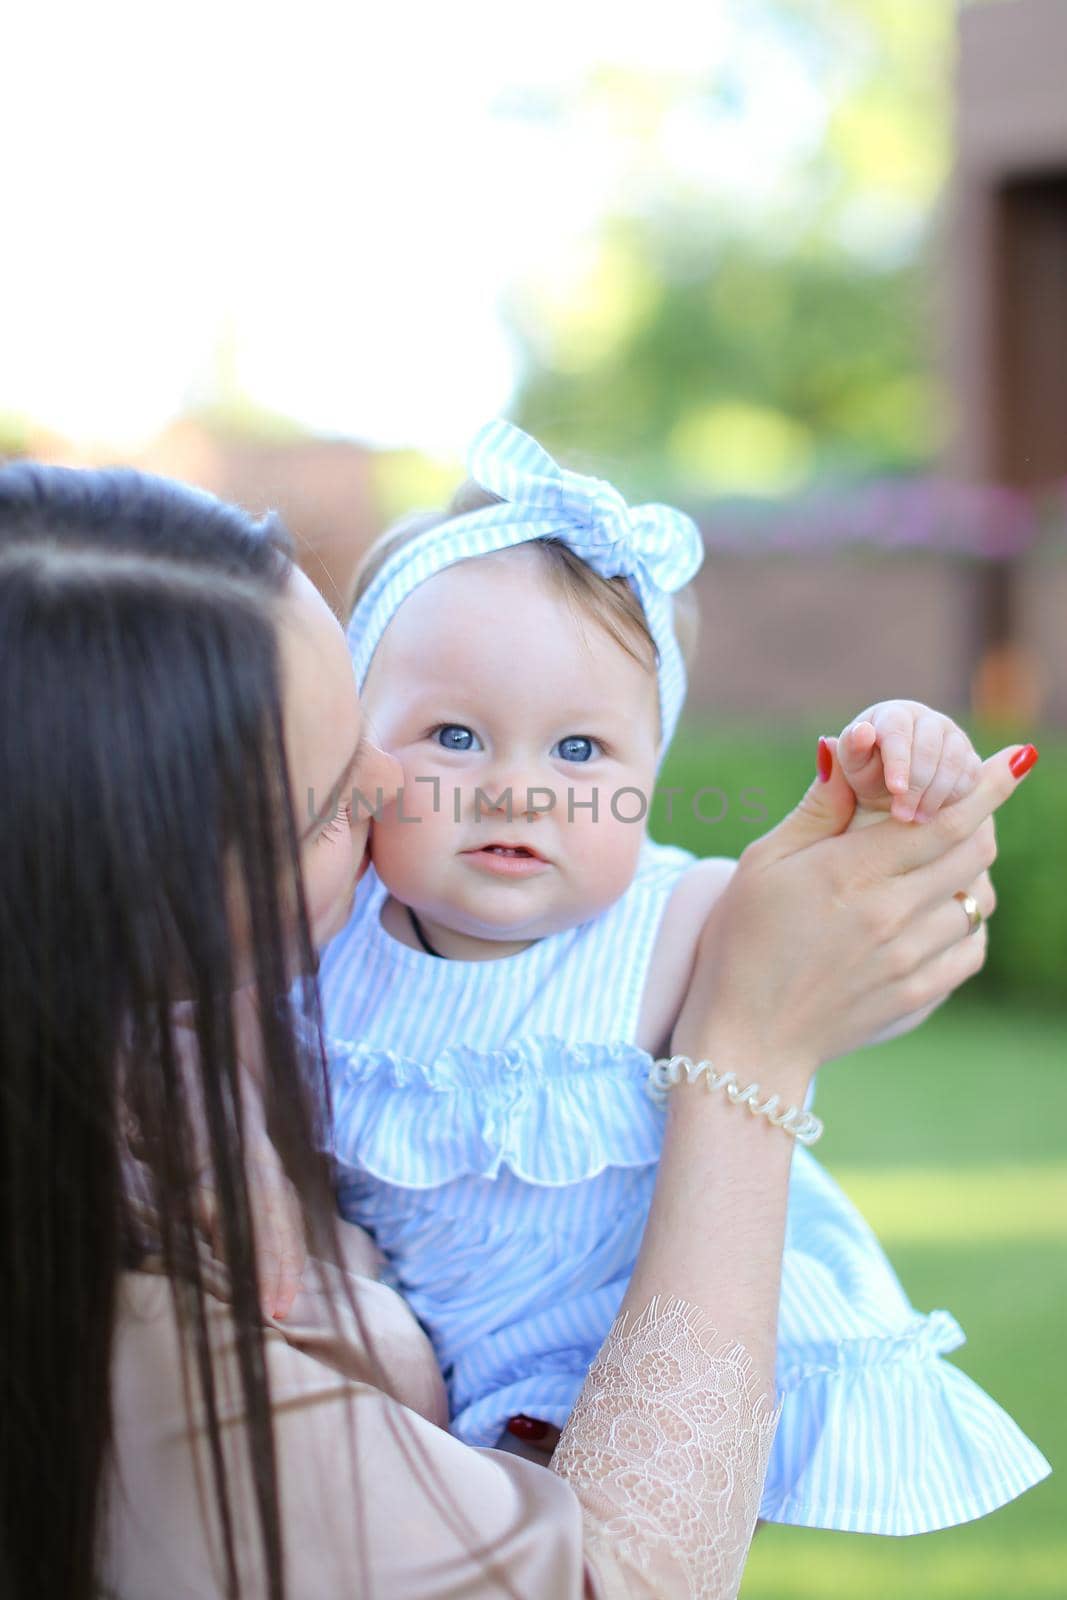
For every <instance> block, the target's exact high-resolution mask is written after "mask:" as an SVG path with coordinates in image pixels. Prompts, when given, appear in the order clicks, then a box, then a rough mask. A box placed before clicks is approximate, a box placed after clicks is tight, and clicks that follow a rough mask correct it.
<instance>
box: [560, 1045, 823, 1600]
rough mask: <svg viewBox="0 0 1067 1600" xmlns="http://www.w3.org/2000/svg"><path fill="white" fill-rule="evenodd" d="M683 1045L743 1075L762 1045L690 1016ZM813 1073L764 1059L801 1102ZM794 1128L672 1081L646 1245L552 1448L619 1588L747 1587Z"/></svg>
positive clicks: (769, 1073) (730, 1590)
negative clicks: (695, 1023) (692, 1025)
mask: <svg viewBox="0 0 1067 1600" xmlns="http://www.w3.org/2000/svg"><path fill="white" fill-rule="evenodd" d="M700 1031H702V1030H700ZM673 1048H674V1049H675V1050H676V1051H677V1052H678V1053H679V1054H688V1055H690V1056H691V1057H692V1058H693V1059H694V1060H696V1059H701V1058H703V1057H707V1058H708V1059H710V1060H711V1061H712V1062H713V1063H714V1065H715V1066H716V1068H718V1069H727V1070H733V1071H735V1072H736V1073H737V1075H738V1077H739V1079H740V1080H741V1081H742V1083H748V1082H750V1081H751V1080H752V1078H753V1077H756V1076H757V1072H756V1071H754V1070H753V1062H754V1059H755V1058H754V1056H753V1055H752V1054H751V1053H750V1052H749V1051H748V1050H746V1049H745V1048H743V1047H742V1045H741V1043H740V1042H739V1040H738V1039H736V1038H734V1039H731V1038H729V1037H728V1036H727V1035H726V1034H725V1033H724V1032H719V1033H717V1034H716V1035H715V1036H714V1037H703V1038H698V1037H697V1031H696V1030H694V1033H693V1035H692V1036H690V1037H687V1034H686V1029H685V1027H684V1025H683V1026H681V1027H680V1028H679V1029H677V1030H676V1032H675V1037H674V1040H673ZM810 1075H811V1074H810V1069H808V1068H807V1067H804V1066H801V1065H799V1064H797V1063H786V1062H784V1061H777V1060H772V1059H770V1058H769V1057H765V1058H764V1060H763V1062H762V1063H761V1065H760V1067H759V1069H758V1081H760V1082H761V1083H762V1084H765V1085H767V1086H768V1087H771V1088H774V1089H776V1090H777V1091H778V1093H780V1094H782V1095H784V1096H786V1097H787V1099H788V1100H789V1102H791V1103H795V1104H797V1105H800V1104H801V1103H802V1101H803V1098H804V1093H805V1091H806V1088H807V1083H808V1081H809V1080H810ZM793 1144H794V1141H793V1139H792V1138H791V1137H790V1136H789V1135H788V1134H786V1133H784V1132H783V1130H782V1129H781V1128H776V1127H773V1126H771V1124H769V1123H768V1122H767V1121H766V1120H765V1119H764V1118H762V1117H754V1116H752V1114H751V1113H750V1112H749V1111H748V1110H747V1109H746V1108H745V1107H743V1106H736V1105H732V1104H731V1103H730V1101H729V1100H728V1099H727V1098H726V1096H725V1095H724V1094H723V1093H721V1092H720V1091H715V1092H712V1093H709V1092H708V1090H707V1089H706V1087H705V1084H704V1081H703V1080H701V1081H699V1082H697V1083H694V1084H689V1083H685V1082H683V1083H681V1084H678V1085H676V1086H675V1087H674V1088H673V1089H672V1090H671V1091H670V1094H669V1098H668V1110H667V1128H666V1135H665V1140H664V1146H663V1153H662V1157H661V1161H660V1167H659V1173H658V1177H657V1183H656V1191H655V1195H654V1198H653V1202H652V1207H651V1210H650V1212H649V1217H648V1222H647V1224H646V1227H645V1234H644V1240H643V1243H642V1246H641V1251H640V1255H639V1257H638V1261H637V1264H636V1266H635V1268H634V1272H633V1276H632V1278H631V1280H630V1285H629V1288H628V1290H627V1293H626V1296H625V1299H624V1301H623V1305H622V1309H621V1312H620V1316H619V1320H618V1321H617V1322H616V1324H615V1326H614V1327H613V1328H612V1330H611V1332H610V1333H609V1335H608V1337H607V1339H606V1340H605V1341H604V1344H603V1346H602V1347H601V1350H600V1353H599V1355H598V1356H597V1359H596V1361H595V1362H594V1364H593V1366H592V1368H591V1370H590V1373H589V1376H588V1378H587V1379H586V1382H585V1386H584V1387H583V1389H582V1393H581V1395H580V1396H579V1399H578V1403H577V1405H576V1406H575V1408H574V1411H573V1412H572V1414H571V1418H570V1420H569V1422H568V1423H567V1426H566V1428H565V1429H564V1431H563V1434H562V1437H561V1439H560V1442H559V1445H558V1446H557V1448H556V1453H555V1455H554V1456H553V1458H552V1466H553V1469H554V1470H555V1471H556V1472H558V1473H560V1474H561V1476H563V1477H565V1478H567V1479H568V1480H569V1481H570V1483H571V1484H572V1486H573V1487H574V1489H575V1491H576V1492H577V1494H578V1495H579V1497H580V1499H581V1500H582V1503H583V1507H584V1511H585V1520H586V1538H587V1546H588V1549H589V1551H590V1554H591V1555H592V1556H593V1557H594V1559H596V1560H597V1561H598V1563H599V1564H600V1566H601V1568H602V1570H603V1571H604V1572H605V1573H607V1574H609V1575H610V1574H611V1573H613V1572H615V1571H616V1570H617V1571H619V1572H620V1573H621V1576H620V1578H619V1592H620V1593H621V1592H625V1593H627V1594H647V1595H649V1596H653V1595H654V1596H657V1597H658V1600H682V1597H683V1596H684V1597H689V1596H694V1595H702V1596H705V1597H707V1600H733V1597H734V1596H735V1595H736V1594H737V1590H738V1588H739V1586H740V1582H741V1574H742V1571H743V1569H744V1564H745V1559H746V1556H747V1552H748V1546H749V1543H750V1541H751V1538H752V1533H753V1530H754V1528H755V1525H756V1517H757V1514H758V1510H759V1503H760V1499H761V1496H762V1492H763V1483H764V1479H765V1477H766V1472H767V1461H768V1458H769V1455H770V1448H771V1444H772V1442H773V1439H774V1433H775V1429H776V1427H777V1421H778V1413H777V1409H776V1407H775V1386H774V1367H775V1339H776V1333H777V1320H778V1293H779V1286H780V1279H781V1265H782V1246H783V1242H784V1238H785V1214H786V1202H787V1197H788V1186H789V1171H790V1166H791V1162H792V1156H793ZM604 1581H605V1583H606V1584H607V1586H608V1592H609V1593H614V1592H615V1590H614V1579H613V1578H610V1577H608V1578H605V1580H604Z"/></svg>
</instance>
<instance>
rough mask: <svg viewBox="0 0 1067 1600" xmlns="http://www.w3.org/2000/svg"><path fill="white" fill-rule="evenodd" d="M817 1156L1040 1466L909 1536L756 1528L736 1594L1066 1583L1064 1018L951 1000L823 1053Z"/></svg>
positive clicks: (930, 1592) (796, 1598)
mask: <svg viewBox="0 0 1067 1600" xmlns="http://www.w3.org/2000/svg"><path fill="white" fill-rule="evenodd" d="M817 1094H818V1100H817V1109H818V1111H819V1114H820V1115H821V1116H822V1117H823V1119H824V1121H825V1123H826V1132H825V1134H824V1136H823V1138H822V1140H821V1141H820V1143H819V1145H818V1148H817V1154H818V1155H819V1157H820V1159H822V1160H823V1161H824V1163H825V1165H826V1166H827V1167H828V1169H829V1170H830V1171H831V1172H832V1173H833V1174H834V1175H835V1177H837V1178H838V1180H839V1181H840V1182H841V1184H842V1185H843V1186H844V1188H845V1189H846V1191H847V1192H848V1194H849V1195H850V1196H851V1197H852V1199H853V1200H854V1201H855V1202H856V1204H857V1205H858V1206H859V1207H860V1209H861V1210H862V1211H863V1212H864V1214H865V1215H866V1217H867V1218H868V1220H869V1221H870V1222H871V1224H872V1226H873V1227H874V1228H875V1230H876V1231H877V1233H878V1234H879V1236H880V1238H881V1239H882V1242H883V1244H884V1246H885V1248H886V1250H887V1252H888V1254H889V1256H890V1259H891V1260H892V1262H893V1264H894V1266H895V1267H896V1269H897V1271H898V1273H899V1274H900V1277H901V1280H902V1282H903V1284H904V1287H905V1289H906V1290H907V1292H908V1294H909V1296H910V1298H911V1300H912V1302H913V1303H914V1305H915V1306H916V1307H917V1308H918V1309H919V1310H921V1311H929V1310H932V1309H934V1308H935V1307H939V1306H943V1307H945V1308H946V1309H947V1310H949V1311H951V1312H952V1314H953V1315H954V1316H955V1317H956V1318H957V1319H958V1321H959V1322H960V1324H961V1326H962V1327H963V1329H964V1332H965V1333H966V1334H967V1344H966V1345H965V1346H964V1347H963V1348H962V1349H961V1350H959V1351H957V1352H954V1353H953V1355H952V1356H951V1357H949V1358H948V1359H950V1360H952V1361H954V1362H956V1363H957V1364H958V1365H959V1366H960V1367H961V1368H962V1369H963V1370H964V1371H965V1372H967V1373H968V1374H969V1375H970V1376H971V1377H972V1378H974V1379H975V1380H976V1381H977V1382H978V1383H980V1384H981V1385H982V1386H983V1388H985V1389H986V1390H987V1391H988V1392H989V1393H990V1394H991V1395H992V1396H993V1397H994V1398H995V1399H996V1400H997V1401H999V1403H1000V1404H1001V1405H1003V1406H1004V1407H1005V1409H1006V1410H1007V1411H1008V1412H1009V1413H1010V1414H1011V1415H1012V1416H1013V1417H1014V1418H1015V1420H1016V1421H1017V1422H1018V1423H1019V1425H1020V1427H1022V1428H1023V1429H1024V1431H1025V1432H1027V1433H1028V1434H1029V1435H1030V1437H1031V1438H1032V1439H1033V1440H1034V1442H1035V1443H1036V1444H1037V1445H1038V1446H1039V1447H1040V1449H1041V1450H1042V1451H1043V1452H1044V1454H1045V1455H1046V1456H1047V1457H1048V1459H1049V1461H1050V1462H1051V1463H1052V1466H1053V1469H1054V1470H1053V1475H1052V1477H1051V1478H1048V1479H1046V1480H1045V1481H1044V1482H1043V1483H1041V1484H1039V1485H1038V1486H1037V1487H1036V1488H1034V1489H1031V1490H1030V1491H1029V1492H1028V1493H1027V1494H1025V1495H1023V1496H1022V1498H1021V1499H1019V1500H1016V1501H1013V1502H1012V1503H1011V1504H1009V1505H1007V1506H1005V1507H1004V1508H1003V1509H1002V1510H1000V1511H997V1512H994V1513H993V1514H992V1515H991V1516H988V1517H985V1518H983V1519H981V1520H980V1521H978V1522H972V1523H967V1524H964V1525H963V1526H962V1527H959V1528H953V1529H949V1530H947V1531H945V1532H943V1533H933V1534H925V1535H922V1536H920V1537H917V1538H911V1539H886V1538H876V1537H873V1536H866V1535H858V1534H843V1533H823V1532H817V1531H814V1530H810V1529H804V1528H785V1527H780V1526H767V1527H765V1528H763V1529H762V1530H761V1531H760V1532H759V1534H758V1535H757V1537H756V1540H755V1542H754V1544H753V1547H752V1554H751V1556H750V1559H749V1564H748V1568H747V1571H746V1574H745V1581H744V1585H743V1588H742V1600H800V1597H804V1600H836V1597H838V1596H840V1597H842V1600H844V1597H847V1600H904V1597H907V1600H942V1597H944V1600H948V1597H950V1596H951V1597H952V1600H1038V1597H1041V1600H1053V1597H1055V1600H1063V1597H1064V1596H1067V1378H1065V1364H1067V1337H1065V1335H1067V1248H1065V1247H1067V1016H1064V1015H1062V1014H1061V1015H1056V1014H1055V1013H1052V1014H1048V1013H1045V1014H1040V1013H1032V1012H1027V1011H1026V1010H1025V1009H1024V1008H1022V1007H1019V1006H1015V1007H1013V1006H1012V1005H1011V1004H1010V1003H1006V1002H1005V1003H1000V1004H996V1005H991V1004H989V1003H988V1002H985V1001H977V1000H974V999H972V998H970V997H968V996H967V994H966V992H964V994H962V995H961V996H958V997H957V998H955V999H954V1000H952V1001H950V1002H949V1003H948V1004H947V1005H946V1006H945V1007H943V1008H942V1009H941V1011H939V1012H938V1013H936V1014H935V1015H934V1016H933V1017H932V1018H930V1020H929V1021H928V1022H927V1023H926V1024H925V1025H924V1026H923V1027H922V1028H920V1029H919V1030H918V1031H917V1032H916V1033H913V1034H911V1035H909V1036H908V1037H907V1038H904V1039H896V1040H893V1041H892V1042H891V1043H889V1044H885V1045H880V1046H878V1047H877V1048H875V1049H873V1050H868V1051H864V1052H862V1053H860V1054H859V1055H857V1056H854V1057H853V1058H851V1059H850V1060H849V1061H844V1062H837V1063H834V1064H833V1065H832V1066H829V1067H826V1068H824V1069H823V1071H822V1072H821V1073H820V1075H819V1082H818V1091H817Z"/></svg>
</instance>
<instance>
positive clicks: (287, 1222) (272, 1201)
mask: <svg viewBox="0 0 1067 1600" xmlns="http://www.w3.org/2000/svg"><path fill="white" fill-rule="evenodd" d="M245 1170H246V1173H247V1181H248V1201H249V1205H250V1206H251V1208H252V1226H253V1228H254V1230H255V1238H256V1265H257V1269H258V1272H259V1297H260V1305H261V1308H262V1311H263V1315H264V1316H265V1317H275V1318H276V1319H277V1320H278V1321H279V1322H280V1321H282V1320H283V1319H284V1318H285V1317H286V1316H288V1314H289V1312H290V1311H291V1309H292V1305H293V1301H294V1300H295V1299H296V1296H297V1294H298V1292H299V1289H300V1280H301V1278H302V1277H303V1273H304V1268H305V1266H306V1264H307V1244H306V1236H305V1231H304V1214H303V1211H302V1209H301V1206H300V1200H299V1198H298V1196H297V1193H296V1190H295V1189H294V1188H293V1185H292V1184H291V1183H290V1182H289V1179H288V1178H287V1177H286V1176H285V1171H284V1169H283V1167H282V1164H281V1161H280V1159H279V1157H278V1155H277V1153H276V1152H275V1150H274V1147H273V1145H271V1144H269V1143H268V1142H267V1140H266V1138H265V1137H264V1138H260V1139H258V1140H257V1141H256V1143H255V1147H254V1149H253V1150H252V1152H251V1153H250V1155H249V1156H248V1159H247V1160H246V1162H245ZM198 1218H199V1221H200V1224H201V1226H202V1227H203V1229H204V1232H205V1234H206V1236H207V1238H208V1240H209V1241H210V1243H211V1247H212V1249H213V1250H214V1252H215V1254H216V1255H217V1256H218V1257H219V1259H220V1260H222V1259H223V1252H222V1241H221V1239H220V1237H219V1231H218V1205H217V1201H216V1196H215V1190H214V1188H213V1186H212V1185H211V1184H210V1183H206V1182H205V1183H203V1184H202V1185H201V1187H200V1189H199V1190H198Z"/></svg>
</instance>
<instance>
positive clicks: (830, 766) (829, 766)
mask: <svg viewBox="0 0 1067 1600" xmlns="http://www.w3.org/2000/svg"><path fill="white" fill-rule="evenodd" d="M818 767H819V782H820V783H826V782H828V780H829V777H830V774H831V772H833V770H834V753H833V751H832V750H831V749H830V746H829V745H828V744H827V742H826V740H825V739H820V740H819V761H818Z"/></svg>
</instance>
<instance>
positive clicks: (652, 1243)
mask: <svg viewBox="0 0 1067 1600" xmlns="http://www.w3.org/2000/svg"><path fill="white" fill-rule="evenodd" d="M672 1048H673V1049H674V1050H675V1051H676V1052H677V1053H679V1054H688V1055H689V1056H691V1057H692V1059H693V1060H699V1059H703V1058H705V1057H706V1058H708V1059H710V1060H711V1061H712V1063H713V1064H714V1066H715V1068H716V1069H717V1070H719V1071H722V1070H728V1071H734V1072H736V1073H737V1076H738V1079H739V1081H740V1082H741V1083H742V1084H747V1083H750V1082H751V1081H752V1080H753V1079H755V1080H756V1081H757V1082H759V1083H760V1085H761V1086H762V1087H763V1088H764V1089H765V1091H767V1092H770V1091H771V1090H773V1091H775V1092H777V1093H778V1094H779V1095H781V1096H782V1098H783V1102H784V1103H785V1104H794V1105H801V1104H802V1103H803V1099H804V1095H805V1093H806V1092H807V1086H808V1083H809V1082H810V1079H811V1076H812V1072H813V1070H814V1065H813V1064H807V1063H799V1062H796V1061H790V1062H787V1061H781V1060H772V1059H767V1058H766V1057H764V1058H763V1059H757V1057H756V1055H755V1054H754V1052H753V1050H752V1049H751V1048H746V1047H745V1046H743V1045H742V1044H741V1043H740V1041H739V1040H737V1039H736V1038H728V1037H727V1036H726V1035H725V1034H720V1035H717V1036H715V1037H706V1038H704V1039H703V1040H701V1039H698V1038H696V1037H686V1031H685V1029H684V1023H683V1026H682V1028H680V1029H679V1030H678V1031H677V1032H676V1034H675V1038H674V1041H673V1045H672ZM794 1144H795V1141H794V1140H793V1139H792V1138H791V1137H790V1136H789V1135H788V1134H787V1133H785V1132H784V1131H783V1130H782V1129H781V1128H776V1127H773V1126H772V1125H771V1124H770V1123H769V1122H767V1120H766V1119H765V1118H764V1117H754V1116H752V1115H751V1113H750V1112H749V1111H748V1109H747V1108H746V1107H745V1106H737V1105H732V1104H731V1103H730V1101H729V1100H728V1099H727V1097H726V1095H725V1094H724V1093H723V1092H722V1091H714V1092H709V1091H708V1090H707V1088H706V1087H705V1082H704V1080H703V1079H701V1080H700V1081H698V1082H697V1083H692V1084H691V1083H687V1082H685V1081H684V1080H683V1082H681V1083H679V1084H677V1085H676V1086H675V1087H674V1088H672V1089H671V1090H670V1092H669V1095H668V1101H667V1127H666V1132H665V1136H664V1144H663V1153H662V1157H661V1160H660V1167H659V1174H658V1178H657V1183H656V1190H655V1195H654V1198H653V1201H652V1207H651V1210H650V1212H649V1218H648V1223H647V1225H646V1228H645V1234H644V1240H643V1243H642V1246H641V1251H640V1254H639V1256H638V1260H637V1265H636V1267H635V1269H634V1272H633V1276H632V1278H631V1280H630V1286H629V1289H628V1291H627V1294H626V1298H625V1301H624V1303H623V1309H624V1310H626V1311H630V1312H636V1311H638V1310H639V1309H640V1308H641V1307H642V1306H643V1305H645V1304H647V1302H648V1300H649V1299H650V1298H651V1297H652V1296H653V1295H680V1296H683V1297H684V1298H685V1299H687V1300H690V1301H692V1302H694V1303H695V1304H697V1305H699V1306H701V1307H703V1308H704V1309H705V1310H706V1311H707V1312H708V1313H709V1315H710V1316H711V1318H712V1319H713V1321H714V1323H715V1326H716V1327H717V1328H718V1330H719V1331H720V1333H721V1334H722V1335H723V1336H727V1335H728V1336H729V1337H731V1338H734V1339H737V1340H738V1341H740V1342H741V1343H742V1344H744V1346H745V1348H746V1349H747V1350H748V1351H749V1353H750V1355H751V1357H752V1360H753V1363H754V1364H755V1366H756V1368H757V1370H758V1371H759V1373H760V1375H761V1377H763V1378H764V1379H765V1382H766V1388H767V1393H768V1394H771V1393H773V1388H774V1381H773V1380H774V1352H775V1342H776V1333H777V1308H778V1294H779V1287H780V1279H781V1260H782V1246H783V1241H784V1238H785V1215H786V1203H787V1198H788V1187H789V1172H790V1167H791V1164H792V1157H793V1149H794Z"/></svg>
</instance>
